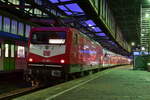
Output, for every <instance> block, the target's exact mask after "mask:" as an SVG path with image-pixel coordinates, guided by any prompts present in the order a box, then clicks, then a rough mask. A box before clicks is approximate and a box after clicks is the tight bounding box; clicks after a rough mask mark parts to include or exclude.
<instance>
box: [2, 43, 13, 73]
mask: <svg viewBox="0 0 150 100" xmlns="http://www.w3.org/2000/svg"><path fill="white" fill-rule="evenodd" d="M4 70H5V71H12V70H15V45H14V44H13V43H11V42H5V43H4Z"/></svg>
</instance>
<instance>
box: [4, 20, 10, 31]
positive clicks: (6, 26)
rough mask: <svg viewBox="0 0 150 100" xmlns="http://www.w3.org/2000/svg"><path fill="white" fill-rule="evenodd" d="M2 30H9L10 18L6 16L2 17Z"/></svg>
mask: <svg viewBox="0 0 150 100" xmlns="http://www.w3.org/2000/svg"><path fill="white" fill-rule="evenodd" d="M4 31H5V32H9V31H10V19H9V18H8V17H4Z"/></svg>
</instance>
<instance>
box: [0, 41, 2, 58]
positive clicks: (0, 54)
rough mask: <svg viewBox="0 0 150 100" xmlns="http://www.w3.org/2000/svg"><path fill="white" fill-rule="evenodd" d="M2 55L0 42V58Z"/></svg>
mask: <svg viewBox="0 0 150 100" xmlns="http://www.w3.org/2000/svg"><path fill="white" fill-rule="evenodd" d="M1 57H2V45H1V44H0V58H1Z"/></svg>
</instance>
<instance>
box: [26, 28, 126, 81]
mask: <svg viewBox="0 0 150 100" xmlns="http://www.w3.org/2000/svg"><path fill="white" fill-rule="evenodd" d="M30 33H31V34H30V38H29V53H28V61H27V62H28V72H27V74H26V75H27V76H28V78H27V79H29V80H31V79H34V80H43V79H46V80H47V78H48V79H50V78H55V79H56V78H61V79H64V78H67V77H68V76H70V75H76V74H78V75H79V74H83V73H85V72H88V71H91V70H94V71H95V70H97V71H98V70H99V69H100V68H102V67H103V66H104V65H106V64H107V66H109V65H115V64H121V63H117V61H116V62H115V60H121V59H117V57H116V56H115V58H114V57H113V55H116V54H114V53H111V55H110V54H109V53H107V54H106V53H105V54H104V53H103V52H104V49H103V48H102V46H101V45H100V44H99V43H97V42H96V41H93V40H92V39H90V38H88V37H87V36H86V35H84V34H83V33H81V32H79V31H78V30H76V29H74V28H66V27H50V28H48V27H43V28H33V29H32V30H31V32H30ZM105 52H108V51H107V50H105ZM108 54H109V55H108ZM117 56H119V55H117ZM120 57H122V56H120ZM111 58H113V59H115V60H114V62H115V63H112V64H111V62H113V61H111V60H110V59H111ZM122 58H124V59H126V61H127V62H124V63H123V64H127V63H128V60H127V58H125V57H122ZM118 62H119V61H118Z"/></svg>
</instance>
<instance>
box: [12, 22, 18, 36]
mask: <svg viewBox="0 0 150 100" xmlns="http://www.w3.org/2000/svg"><path fill="white" fill-rule="evenodd" d="M11 33H14V34H17V21H15V20H12V22H11Z"/></svg>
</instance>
